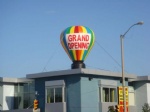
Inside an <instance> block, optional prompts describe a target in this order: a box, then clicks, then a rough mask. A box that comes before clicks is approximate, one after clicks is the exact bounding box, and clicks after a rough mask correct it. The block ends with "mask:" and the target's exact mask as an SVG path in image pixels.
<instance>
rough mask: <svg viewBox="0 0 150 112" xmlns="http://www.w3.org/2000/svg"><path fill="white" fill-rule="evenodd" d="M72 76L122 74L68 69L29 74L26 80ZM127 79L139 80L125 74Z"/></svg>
mask: <svg viewBox="0 0 150 112" xmlns="http://www.w3.org/2000/svg"><path fill="white" fill-rule="evenodd" d="M72 74H93V75H99V76H108V77H122V75H121V73H119V72H111V71H105V70H98V69H86V68H81V69H68V70H60V71H50V72H41V73H35V74H27V75H26V78H31V79H34V78H42V77H52V76H62V75H72ZM125 77H126V78H130V79H134V78H137V76H136V75H133V74H125Z"/></svg>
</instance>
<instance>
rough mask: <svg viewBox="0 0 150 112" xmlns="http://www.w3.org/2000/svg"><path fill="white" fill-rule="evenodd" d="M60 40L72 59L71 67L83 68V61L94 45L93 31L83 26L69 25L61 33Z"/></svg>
mask: <svg viewBox="0 0 150 112" xmlns="http://www.w3.org/2000/svg"><path fill="white" fill-rule="evenodd" d="M60 41H61V44H62V46H63V48H64V50H65V51H66V53H67V54H68V56H69V58H70V59H71V60H72V61H73V64H72V67H71V68H72V69H75V68H85V64H84V63H83V62H84V60H85V59H86V57H87V55H88V54H89V52H90V50H91V49H92V47H93V45H94V42H95V36H94V32H93V31H92V30H91V29H90V28H88V27H85V26H71V27H68V28H66V29H65V30H64V31H63V32H62V33H61V35H60Z"/></svg>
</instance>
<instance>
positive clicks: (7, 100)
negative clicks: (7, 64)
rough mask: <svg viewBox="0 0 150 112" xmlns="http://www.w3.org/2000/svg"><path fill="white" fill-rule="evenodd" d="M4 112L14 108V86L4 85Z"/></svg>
mask: <svg viewBox="0 0 150 112" xmlns="http://www.w3.org/2000/svg"><path fill="white" fill-rule="evenodd" d="M2 105H3V110H11V109H13V107H14V85H11V84H5V85H3V104H2Z"/></svg>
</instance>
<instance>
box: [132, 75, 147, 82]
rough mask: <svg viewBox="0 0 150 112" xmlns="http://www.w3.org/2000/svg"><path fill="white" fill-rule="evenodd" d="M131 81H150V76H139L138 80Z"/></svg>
mask: <svg viewBox="0 0 150 112" xmlns="http://www.w3.org/2000/svg"><path fill="white" fill-rule="evenodd" d="M129 81H130V82H133V81H150V76H138V77H137V78H136V79H131V80H129Z"/></svg>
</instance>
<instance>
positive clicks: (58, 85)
mask: <svg viewBox="0 0 150 112" xmlns="http://www.w3.org/2000/svg"><path fill="white" fill-rule="evenodd" d="M48 88H54V97H55V88H62V103H63V102H65V82H64V80H56V81H46V82H45V103H46V104H49V103H47V89H48ZM54 103H56V102H55V98H54Z"/></svg>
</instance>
